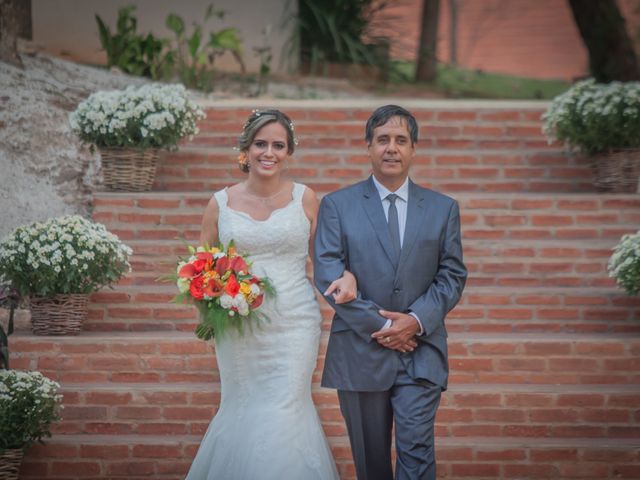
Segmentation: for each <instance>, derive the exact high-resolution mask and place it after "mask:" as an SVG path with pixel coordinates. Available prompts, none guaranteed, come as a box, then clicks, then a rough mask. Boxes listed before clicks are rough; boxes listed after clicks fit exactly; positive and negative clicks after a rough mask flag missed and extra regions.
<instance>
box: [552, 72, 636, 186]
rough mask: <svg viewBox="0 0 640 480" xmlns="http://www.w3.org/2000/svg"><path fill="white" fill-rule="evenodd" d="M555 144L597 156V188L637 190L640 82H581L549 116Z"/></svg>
mask: <svg viewBox="0 0 640 480" xmlns="http://www.w3.org/2000/svg"><path fill="white" fill-rule="evenodd" d="M542 119H543V120H544V125H543V132H544V133H545V134H546V135H547V137H548V138H549V140H550V141H555V140H559V141H561V142H564V143H565V144H566V145H567V146H568V147H569V148H570V149H572V150H578V151H580V152H582V153H584V154H586V155H589V156H590V157H592V159H593V161H594V167H595V173H596V177H595V181H594V183H595V185H596V186H598V187H599V188H601V189H603V190H613V191H635V190H636V189H637V187H638V176H639V175H640V82H626V83H622V82H611V83H609V84H598V83H596V82H595V80H593V79H588V80H583V81H580V82H577V83H576V84H575V85H573V86H572V87H571V88H570V89H569V90H567V91H566V92H565V93H563V94H561V95H558V96H557V97H555V98H554V99H553V101H552V102H551V105H550V106H549V108H548V110H547V111H546V113H545V114H544V115H543V117H542Z"/></svg>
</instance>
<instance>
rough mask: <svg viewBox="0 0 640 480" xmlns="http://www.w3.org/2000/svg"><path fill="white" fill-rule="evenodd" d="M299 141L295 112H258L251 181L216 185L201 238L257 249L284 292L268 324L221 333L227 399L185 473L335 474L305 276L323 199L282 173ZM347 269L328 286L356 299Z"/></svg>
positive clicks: (249, 128)
mask: <svg viewBox="0 0 640 480" xmlns="http://www.w3.org/2000/svg"><path fill="white" fill-rule="evenodd" d="M295 144H296V139H295V135H294V131H293V124H292V123H291V120H289V117H287V116H286V115H285V114H284V113H282V112H280V111H278V110H264V111H254V112H253V113H252V114H251V115H250V116H249V118H248V119H247V122H246V123H245V125H244V128H243V131H242V133H241V135H240V137H239V139H238V147H239V150H240V156H239V158H238V159H239V163H240V168H241V170H243V171H244V172H248V177H247V179H246V180H245V181H243V182H240V183H238V184H236V185H233V186H231V187H229V188H225V189H223V190H220V191H218V192H216V193H215V195H214V196H213V198H212V199H211V201H210V202H209V205H208V206H207V208H206V210H205V213H204V217H203V220H202V233H201V236H200V244H205V243H206V244H209V245H217V244H218V242H219V241H220V242H222V243H224V244H227V243H228V242H229V241H230V240H231V239H233V240H234V243H235V245H236V248H237V249H238V251H239V252H242V253H246V254H248V255H249V259H250V260H252V261H253V272H254V273H255V274H256V275H258V276H267V277H268V278H269V279H270V280H271V282H272V284H273V285H274V287H275V288H276V292H277V294H276V296H275V297H273V298H266V299H265V302H264V303H263V305H262V306H261V307H260V310H261V311H262V313H264V314H266V315H267V317H268V318H269V321H268V322H265V323H263V324H262V326H261V328H254V329H253V331H248V330H247V329H245V332H244V334H239V333H238V332H236V331H235V330H233V331H232V329H230V330H229V331H227V332H225V333H224V335H223V336H221V337H216V339H215V347H216V356H217V361H218V367H219V369H220V382H221V390H222V400H221V403H220V408H219V410H218V412H217V414H216V416H215V418H214V419H213V421H212V422H211V424H210V425H209V429H208V430H207V432H206V434H205V436H204V438H203V440H202V443H201V444H200V448H199V450H198V453H197V454H196V457H195V459H194V461H193V464H192V465H191V469H190V470H189V473H188V474H187V480H205V479H207V480H256V479H262V480H281V479H283V478H292V479H305V480H307V479H308V480H312V479H317V480H327V479H337V478H338V473H337V471H336V467H335V463H334V461H333V457H332V456H331V450H330V449H329V445H328V443H327V440H326V438H325V436H324V432H323V430H322V426H321V424H320V420H319V418H318V414H317V412H316V410H315V407H314V405H313V402H312V399H311V376H312V374H313V371H314V368H315V365H316V357H317V353H318V343H319V339H320V324H321V316H320V310H319V307H318V304H317V302H316V299H315V295H314V291H313V288H312V286H311V284H310V282H309V280H308V278H307V276H306V264H307V257H308V255H309V253H310V249H311V245H312V244H313V235H314V232H315V227H316V215H317V210H318V201H317V199H316V196H315V194H314V192H313V191H312V190H310V189H309V188H307V187H305V186H304V185H301V184H298V183H295V182H292V181H290V180H288V179H286V178H285V177H284V175H283V173H284V170H285V169H286V168H287V167H286V165H287V162H288V160H289V157H290V155H291V154H292V153H293V151H294V148H295ZM355 291H356V282H355V278H354V277H353V275H351V274H350V273H349V272H345V273H344V274H343V276H342V277H341V278H339V279H337V280H336V281H335V282H333V284H332V285H331V287H330V288H329V290H327V292H325V294H331V295H333V296H334V298H336V301H338V302H346V301H349V300H351V299H353V298H355Z"/></svg>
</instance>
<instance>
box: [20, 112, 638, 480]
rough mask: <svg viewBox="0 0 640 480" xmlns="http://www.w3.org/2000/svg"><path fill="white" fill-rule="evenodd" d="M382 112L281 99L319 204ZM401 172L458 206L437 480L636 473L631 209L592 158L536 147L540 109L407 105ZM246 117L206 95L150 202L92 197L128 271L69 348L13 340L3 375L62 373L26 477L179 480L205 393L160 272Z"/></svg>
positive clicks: (353, 164) (185, 311)
mask: <svg viewBox="0 0 640 480" xmlns="http://www.w3.org/2000/svg"><path fill="white" fill-rule="evenodd" d="M379 104H380V102H375V103H371V102H365V101H353V102H344V101H342V102H341V103H340V104H336V105H333V104H330V103H327V102H324V103H320V102H314V101H303V102H293V101H290V102H286V101H282V102H279V103H277V106H279V107H280V108H282V109H283V110H285V111H286V112H287V113H289V114H290V115H291V117H292V118H293V119H294V120H295V122H296V131H297V133H298V135H299V137H300V146H299V148H300V151H299V152H296V154H295V161H294V165H292V167H291V169H290V172H291V174H292V176H293V177H294V178H295V179H296V180H297V181H300V182H303V183H306V184H308V185H310V186H312V188H314V189H315V190H316V191H317V192H318V193H320V194H323V193H326V192H329V191H332V190H334V189H336V188H339V187H340V186H343V185H346V184H349V183H352V182H354V181H356V180H358V179H360V178H364V177H365V176H366V175H367V174H368V159H367V157H366V153H365V149H364V143H363V141H362V136H363V125H364V121H365V120H366V118H367V116H368V114H369V112H370V111H371V110H372V109H373V108H374V107H375V106H377V105H379ZM404 104H406V105H407V106H408V107H409V108H410V109H411V110H412V111H413V112H414V113H415V114H416V116H417V117H418V120H419V123H420V124H421V127H422V128H421V138H422V139H423V140H421V141H420V143H419V156H418V158H417V159H416V160H417V161H416V164H415V165H414V168H413V173H412V177H413V178H414V180H416V181H417V182H418V183H420V184H423V185H427V186H431V187H433V188H435V189H437V190H440V191H443V192H445V193H448V194H450V195H452V196H454V197H455V198H456V199H458V201H459V202H460V205H461V211H462V223H463V241H464V248H465V261H466V263H467V265H468V267H469V271H470V278H469V282H468V285H467V288H466V290H465V293H464V296H463V299H462V301H461V302H460V304H459V305H458V306H457V307H456V308H455V309H454V311H453V312H451V314H450V315H449V317H448V319H447V325H448V329H449V332H450V337H449V345H450V361H449V364H450V368H451V379H450V388H449V390H448V391H447V392H446V393H445V394H444V395H443V400H442V405H441V408H440V410H439V413H438V418H437V430H436V434H437V449H438V452H437V455H438V460H439V475H440V477H442V478H448V479H458V478H465V479H471V480H482V479H496V478H509V479H515V478H521V479H525V478H526V479H543V478H552V479H574V480H575V479H605V478H607V479H609V478H611V479H613V478H627V479H629V478H640V410H639V408H640V373H639V372H640V368H639V367H640V360H639V359H640V301H639V300H638V298H631V297H628V296H627V295H625V294H624V293H623V292H622V291H621V290H619V289H617V288H616V287H615V285H614V283H613V282H612V281H611V279H609V278H608V277H607V273H606V263H607V260H608V258H609V255H610V251H611V250H610V249H611V247H612V246H613V245H615V243H617V241H618V239H619V237H620V235H621V234H623V233H627V232H633V231H636V230H637V229H638V225H640V197H638V196H637V195H611V194H608V195H604V194H598V193H596V192H594V191H593V188H592V186H591V184H590V171H589V168H588V164H587V163H586V162H585V160H584V159H581V158H579V157H569V156H566V155H564V154H563V153H562V151H561V149H560V148H559V147H558V146H557V145H548V144H547V142H546V140H545V139H544V138H543V137H542V136H541V133H540V114H541V113H542V111H543V110H544V107H545V106H544V104H541V103H535V102H533V103H524V102H520V103H500V102H465V103H455V102H453V103H452V102H439V101H431V102H413V103H406V102H405V103H404ZM253 106H254V105H250V104H249V103H246V102H242V101H237V102H231V101H228V102H226V103H224V102H218V103H217V104H216V105H212V106H210V107H209V109H208V119H207V120H206V121H205V122H204V124H203V125H202V133H201V135H199V136H198V137H196V138H195V139H194V140H193V142H191V143H189V144H185V145H183V146H182V147H181V149H180V151H179V152H177V153H172V154H167V155H166V156H165V158H164V159H163V164H162V166H161V167H160V170H159V172H158V177H157V181H156V186H155V188H154V191H153V192H150V193H142V194H124V193H96V195H95V211H94V217H95V219H96V220H98V221H101V222H103V223H105V224H106V225H107V226H108V228H109V229H110V230H111V231H113V232H115V233H117V234H118V235H120V237H121V238H122V239H124V240H125V241H126V242H127V243H128V244H129V245H130V246H131V247H132V248H133V250H134V257H133V262H132V264H133V271H132V273H131V274H130V275H129V276H128V277H127V278H126V279H124V280H123V281H122V282H121V283H120V284H119V285H117V286H116V287H115V288H114V289H113V290H110V289H105V290H103V291H101V292H98V293H96V294H94V295H92V297H91V305H90V316H89V319H88V320H87V323H86V328H85V329H86V330H87V331H86V332H83V334H82V335H80V336H78V337H63V338H51V337H34V336H32V335H30V334H28V333H24V332H20V333H17V334H14V335H13V336H12V337H11V349H12V356H13V362H14V366H15V367H16V368H30V369H39V370H41V371H43V372H45V373H46V374H47V375H48V376H50V377H52V378H55V379H57V380H59V381H60V382H61V384H62V387H63V393H64V395H65V400H64V403H65V409H64V412H63V416H64V419H63V421H62V422H60V423H59V424H57V425H56V426H55V433H54V436H53V438H52V439H50V440H49V441H48V442H47V444H46V446H39V447H34V448H32V449H31V450H30V451H29V452H28V454H27V457H26V459H25V463H24V468H23V478H37V479H41V478H47V479H58V480H61V479H86V478H101V479H103V478H130V479H142V478H154V479H167V480H168V479H180V478H183V476H184V473H185V472H186V470H187V469H188V466H189V465H190V462H191V459H192V458H193V456H194V455H195V452H196V450H197V446H198V443H199V441H200V438H201V437H202V435H203V434H204V431H205V429H206V427H207V425H208V423H209V421H210V419H211V416H212V414H213V413H214V412H215V411H216V408H217V406H218V403H219V400H220V391H219V383H218V380H219V379H218V372H217V369H216V360H215V355H214V353H213V350H212V349H211V347H210V346H208V345H207V344H205V343H204V342H201V341H199V340H197V339H196V338H195V336H194V335H193V333H192V329H193V326H194V324H195V322H196V316H195V312H194V309H193V308H191V307H188V306H187V307H185V306H176V305H173V304H171V303H168V302H169V300H170V299H171V298H172V296H173V294H174V288H173V286H172V285H170V284H166V283H161V282H158V281H157V277H158V276H160V275H162V274H164V273H167V272H168V271H170V270H171V269H172V268H173V264H174V263H173V262H174V260H175V257H176V255H179V254H180V255H181V254H184V245H183V242H182V240H180V239H179V238H178V237H183V238H185V239H186V240H187V241H192V242H193V241H195V239H196V238H197V236H198V233H199V225H200V220H201V215H202V211H203V209H204V206H205V204H206V202H207V201H208V199H209V198H210V195H211V193H212V191H214V190H215V189H218V188H222V187H224V186H225V185H228V184H230V183H233V182H235V181H237V180H238V179H240V178H242V174H241V173H240V172H239V170H237V168H236V166H235V162H234V156H235V155H234V152H233V151H232V150H231V149H230V146H232V145H233V143H234V140H235V138H236V135H237V134H238V132H239V130H240V128H241V125H242V123H243V121H244V119H245V118H246V115H247V114H248V113H249V111H250V109H251V108H253ZM323 315H324V323H323V329H324V334H323V338H322V343H321V348H320V352H321V353H320V356H319V358H318V365H317V369H316V372H315V374H314V377H313V381H314V385H313V396H314V401H315V403H316V406H317V408H318V411H319V414H320V417H321V419H322V422H323V426H324V428H325V431H326V433H327V436H328V438H329V441H330V443H331V446H332V449H333V452H334V455H335V458H336V462H337V464H338V468H339V471H340V473H341V477H342V478H343V479H354V478H355V475H354V470H353V466H352V464H351V456H350V450H349V445H348V440H347V437H346V431H345V427H344V424H343V421H342V417H341V415H340V411H339V408H338V405H337V400H336V396H335V393H334V392H333V391H331V390H326V389H322V388H320V387H319V385H318V382H319V376H320V372H321V368H322V364H323V358H324V350H325V345H326V340H327V329H328V326H329V321H330V316H331V312H330V310H329V308H328V307H327V306H326V305H323Z"/></svg>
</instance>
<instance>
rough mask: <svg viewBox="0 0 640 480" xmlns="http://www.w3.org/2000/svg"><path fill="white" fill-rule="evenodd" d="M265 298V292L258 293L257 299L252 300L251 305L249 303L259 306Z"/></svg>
mask: <svg viewBox="0 0 640 480" xmlns="http://www.w3.org/2000/svg"><path fill="white" fill-rule="evenodd" d="M263 300H264V294H262V295H258V296H257V297H256V299H255V300H254V301H253V302H251V305H249V307H251V308H258V307H259V306H260V305H262V301H263Z"/></svg>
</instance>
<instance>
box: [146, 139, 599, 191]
mask: <svg viewBox="0 0 640 480" xmlns="http://www.w3.org/2000/svg"><path fill="white" fill-rule="evenodd" d="M234 133H237V132H234ZM204 138H207V137H203V138H201V139H200V140H199V141H202V140H203V139H204ZM207 139H208V140H210V142H211V143H215V142H225V143H226V142H228V141H229V139H228V138H223V137H215V136H214V137H208V138H207ZM305 143H306V142H305ZM420 143H422V142H420ZM237 155H238V153H237V152H235V151H234V150H232V149H231V148H230V146H225V147H218V146H213V145H211V146H193V145H187V146H184V147H182V148H181V149H180V150H179V151H178V152H170V153H166V154H164V156H163V157H161V160H160V163H159V165H158V169H157V172H156V179H155V183H154V186H153V190H157V191H158V190H159V191H182V192H184V191H215V190H218V189H220V188H223V187H225V186H226V185H229V184H230V183H234V182H235V181H237V180H239V179H241V178H243V176H244V174H242V173H241V172H240V171H239V169H238V167H237V160H236V157H237ZM369 172H370V160H369V158H368V157H367V155H366V151H365V148H364V142H361V143H359V144H358V145H357V146H354V147H345V146H344V145H341V146H338V147H333V148H329V149H327V148H324V149H322V148H303V149H299V150H298V151H296V152H295V154H294V156H293V158H292V159H291V163H290V167H289V171H288V174H289V175H290V176H291V177H292V178H294V179H295V180H296V181H298V182H302V183H305V184H308V185H309V186H310V187H311V188H313V189H314V190H315V191H317V192H318V193H326V192H330V191H333V190H335V189H336V188H338V187H339V186H340V185H341V184H342V183H344V181H345V179H349V180H350V181H352V182H354V181H356V180H357V179H360V178H365V177H366V176H367V175H368V174H369ZM411 176H412V178H413V179H414V180H415V181H416V182H418V183H420V184H421V185H424V186H426V187H430V188H435V189H436V190H440V191H442V192H444V193H454V192H562V193H567V192H596V191H597V190H596V188H595V186H594V185H593V182H592V170H591V166H590V164H589V160H588V159H587V158H585V157H579V156H568V155H565V154H563V153H562V152H560V151H559V150H556V151H550V152H548V151H545V150H540V149H533V150H527V149H523V148H522V147H520V146H516V147H515V148H513V147H509V148H504V149H495V148H485V149H473V148H472V149H446V148H437V149H431V148H429V149H426V148H423V146H419V147H418V155H417V156H416V158H415V160H414V164H413V167H412V171H411Z"/></svg>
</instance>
